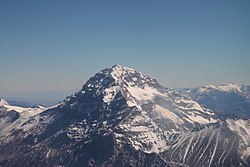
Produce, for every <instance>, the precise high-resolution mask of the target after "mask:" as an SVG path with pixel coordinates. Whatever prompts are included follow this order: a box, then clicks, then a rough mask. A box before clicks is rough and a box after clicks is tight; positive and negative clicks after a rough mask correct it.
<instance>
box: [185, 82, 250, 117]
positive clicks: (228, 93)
mask: <svg viewBox="0 0 250 167" xmlns="http://www.w3.org/2000/svg"><path fill="white" fill-rule="evenodd" d="M249 90H250V86H244V85H239V84H236V83H229V84H224V85H221V86H213V85H206V86H201V87H198V88H194V89H186V90H184V91H182V92H181V93H182V94H185V95H186V96H187V97H188V98H191V99H193V100H195V101H197V102H198V103H200V104H202V105H203V106H205V107H206V108H209V109H211V110H213V111H214V112H215V113H216V114H218V115H220V116H221V117H222V118H229V117H239V118H244V119H245V118H248V119H249V118H250V91H249Z"/></svg>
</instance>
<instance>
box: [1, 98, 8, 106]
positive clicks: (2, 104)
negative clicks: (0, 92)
mask: <svg viewBox="0 0 250 167" xmlns="http://www.w3.org/2000/svg"><path fill="white" fill-rule="evenodd" d="M5 105H9V103H8V102H7V101H6V100H4V99H0V106H5Z"/></svg>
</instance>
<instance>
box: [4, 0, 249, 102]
mask: <svg viewBox="0 0 250 167" xmlns="http://www.w3.org/2000/svg"><path fill="white" fill-rule="evenodd" d="M0 18H1V23H0V27H1V31H0V36H1V40H0V62H1V66H0V75H1V81H0V97H4V96H9V97H10V96H11V97H20V96H22V97H24V98H26V97H29V98H35V97H38V98H44V97H48V98H50V97H53V98H58V97H62V96H64V95H65V94H66V93H69V92H71V91H72V90H79V89H81V87H82V85H83V84H84V83H85V82H86V81H87V80H88V79H89V78H90V77H91V76H93V75H94V74H95V73H97V72H99V71H101V70H102V69H105V68H108V67H111V66H112V65H114V64H121V65H123V66H127V67H131V68H134V69H136V70H138V71H140V72H142V73H145V74H148V75H151V76H153V77H154V78H156V79H157V80H158V81H159V82H160V83H161V84H162V85H164V86H166V87H171V88H184V87H196V86H200V85H207V84H214V85H220V84H225V83H229V82H236V83H239V84H244V85H250V77H249V76H250V75H249V74H250V72H249V71H250V66H249V62H250V47H249V46H250V19H249V18H250V1H247V0H242V1H231V0H222V1H216V0H212V1H207V2H201V1H197V0H190V1H157V2H155V1H154V2H153V1H130V0H129V1H119V2H118V1H110V0H108V1H98V2H93V1H74V2H69V1H64V0H63V1H60V2H59V1H53V2H52V1H47V0H45V1H39V2H38V1H1V2H0ZM53 92H54V93H53ZM55 92H56V93H55ZM68 95H69V94H68Z"/></svg>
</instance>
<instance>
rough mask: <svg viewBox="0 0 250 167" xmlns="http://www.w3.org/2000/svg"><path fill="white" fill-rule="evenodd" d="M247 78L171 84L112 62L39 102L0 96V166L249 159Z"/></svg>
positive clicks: (213, 164) (159, 165)
mask: <svg viewBox="0 0 250 167" xmlns="http://www.w3.org/2000/svg"><path fill="white" fill-rule="evenodd" d="M249 90H250V89H249V86H242V85H238V84H233V83H230V84H227V85H222V86H218V87H216V86H211V85H209V86H202V87H199V88H194V89H185V90H181V91H175V90H173V89H170V88H165V87H163V86H162V85H161V84H160V83H158V81H157V80H155V79H154V78H152V77H150V76H148V75H145V74H142V73H141V72H138V71H136V70H134V69H131V68H127V67H123V66H120V65H115V66H113V67H111V68H107V69H104V70H102V71H101V72H99V73H97V74H95V75H94V76H93V77H91V78H90V79H89V80H88V81H87V82H86V83H85V84H84V85H83V87H82V89H81V90H79V91H78V92H76V93H74V94H72V95H71V96H68V97H66V98H65V99H64V100H63V101H62V102H61V103H59V104H57V105H55V106H52V107H48V108H44V107H42V106H34V107H31V106H29V108H24V107H20V106H19V107H18V106H15V105H14V104H13V103H12V104H9V103H8V102H6V101H5V100H3V99H1V101H0V145H1V147H0V166H11V167H15V166H17V167H19V166H65V167H66V166H86V167H87V166H89V167H123V166H124V167H125V166H126V167H150V166H155V167H163V166H170V167H177V166H178V167H179V166H185V167H186V166H192V167H200V166H208V167H217V166H218V167H220V166H224V167H228V166H245V167H247V166H250V120H248V118H249V116H250V105H249V104H250V103H249V97H250V96H249V95H250V93H249V92H250V91H249Z"/></svg>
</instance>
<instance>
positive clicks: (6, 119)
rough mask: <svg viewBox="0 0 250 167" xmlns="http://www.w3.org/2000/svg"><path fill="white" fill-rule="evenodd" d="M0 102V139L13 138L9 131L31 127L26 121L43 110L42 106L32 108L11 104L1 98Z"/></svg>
mask: <svg viewBox="0 0 250 167" xmlns="http://www.w3.org/2000/svg"><path fill="white" fill-rule="evenodd" d="M0 102H1V104H0V139H7V138H12V139H15V138H14V136H12V135H11V134H12V133H11V132H13V131H15V130H20V129H21V130H23V131H27V130H28V129H29V128H32V124H27V121H29V120H30V119H31V118H32V117H34V116H35V115H37V114H39V113H41V112H42V111H44V110H45V108H44V107H42V106H36V107H34V108H23V107H18V106H12V105H9V104H8V103H7V102H6V101H5V100H4V99H1V100H0ZM25 124H26V125H25Z"/></svg>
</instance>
